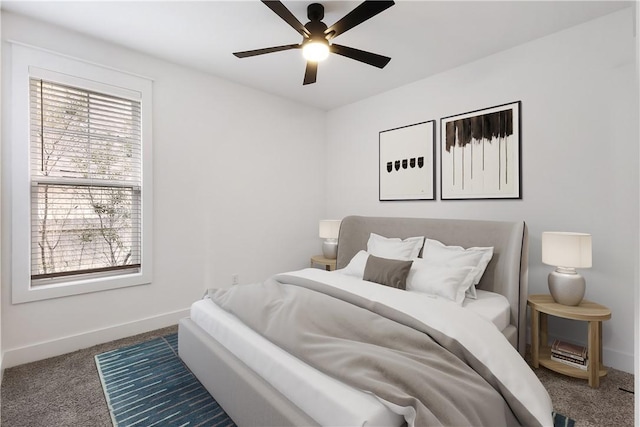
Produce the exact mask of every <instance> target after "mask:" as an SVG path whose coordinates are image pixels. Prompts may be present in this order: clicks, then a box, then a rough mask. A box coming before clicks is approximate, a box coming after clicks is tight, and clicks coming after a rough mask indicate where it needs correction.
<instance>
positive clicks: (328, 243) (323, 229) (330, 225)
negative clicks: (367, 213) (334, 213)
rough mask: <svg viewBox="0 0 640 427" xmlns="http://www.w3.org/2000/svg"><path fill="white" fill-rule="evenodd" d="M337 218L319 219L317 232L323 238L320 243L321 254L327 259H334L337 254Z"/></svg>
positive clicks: (338, 225)
mask: <svg viewBox="0 0 640 427" xmlns="http://www.w3.org/2000/svg"><path fill="white" fill-rule="evenodd" d="M341 222H342V221H341V220H339V219H337V220H336V219H323V220H320V227H319V234H320V237H321V238H323V239H325V240H324V242H323V243H322V255H324V257H325V258H328V259H336V257H337V256H338V233H339V232H340V223H341Z"/></svg>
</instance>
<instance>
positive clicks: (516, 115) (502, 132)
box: [440, 101, 522, 200]
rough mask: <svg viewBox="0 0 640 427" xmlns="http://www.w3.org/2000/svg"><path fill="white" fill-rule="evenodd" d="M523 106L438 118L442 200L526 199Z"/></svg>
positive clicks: (491, 108) (507, 106)
mask: <svg viewBox="0 0 640 427" xmlns="http://www.w3.org/2000/svg"><path fill="white" fill-rule="evenodd" d="M520 111H521V101H516V102H511V103H508V104H502V105H497V106H495V107H490V108H484V109H481V110H475V111H470V112H468V113H464V114H458V115H454V116H449V117H443V118H441V119H440V198H441V199H442V200H466V199H522V158H521V140H522V138H521V128H522V126H521V114H520Z"/></svg>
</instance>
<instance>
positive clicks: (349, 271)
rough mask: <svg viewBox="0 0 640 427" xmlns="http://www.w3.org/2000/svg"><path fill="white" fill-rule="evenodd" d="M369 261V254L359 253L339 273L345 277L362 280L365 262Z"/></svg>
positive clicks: (365, 252)
mask: <svg viewBox="0 0 640 427" xmlns="http://www.w3.org/2000/svg"><path fill="white" fill-rule="evenodd" d="M368 259H369V253H368V252H367V251H360V252H358V253H357V254H355V255H354V256H353V258H351V261H349V264H347V266H346V267H345V268H343V269H341V270H339V271H340V273H342V274H346V275H347V276H353V277H357V278H358V279H362V278H363V277H364V269H365V267H366V266H367V260H368Z"/></svg>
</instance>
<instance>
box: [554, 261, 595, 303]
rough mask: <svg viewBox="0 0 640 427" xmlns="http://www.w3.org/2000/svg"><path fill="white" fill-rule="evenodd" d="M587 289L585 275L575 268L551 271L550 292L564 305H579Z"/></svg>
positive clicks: (556, 300)
mask: <svg viewBox="0 0 640 427" xmlns="http://www.w3.org/2000/svg"><path fill="white" fill-rule="evenodd" d="M585 289H586V285H585V280H584V277H582V276H581V275H579V274H578V273H576V272H575V270H568V269H563V270H562V271H558V270H555V271H552V272H551V273H549V292H551V296H552V297H553V300H554V301H555V302H557V303H558V304H562V305H579V304H580V302H582V298H584V291H585Z"/></svg>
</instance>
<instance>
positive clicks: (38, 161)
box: [29, 78, 142, 286]
mask: <svg viewBox="0 0 640 427" xmlns="http://www.w3.org/2000/svg"><path fill="white" fill-rule="evenodd" d="M29 86H30V87H29V97H30V102H29V103H30V135H31V137H30V138H31V282H32V283H31V284H32V286H38V285H41V284H49V283H51V282H52V281H55V280H58V279H57V278H64V280H65V281H68V280H73V279H74V278H86V277H87V276H88V275H105V274H107V275H113V274H121V273H122V272H126V273H130V272H134V271H139V270H140V268H141V211H142V209H141V192H142V189H141V183H142V178H141V118H140V117H141V113H140V102H139V101H134V100H129V99H124V98H119V97H116V96H112V95H108V94H102V93H97V92H92V91H89V90H85V89H80V88H75V87H71V86H67V85H63V84H59V83H54V82H49V81H45V80H42V79H34V78H31V79H30V84H29Z"/></svg>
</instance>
